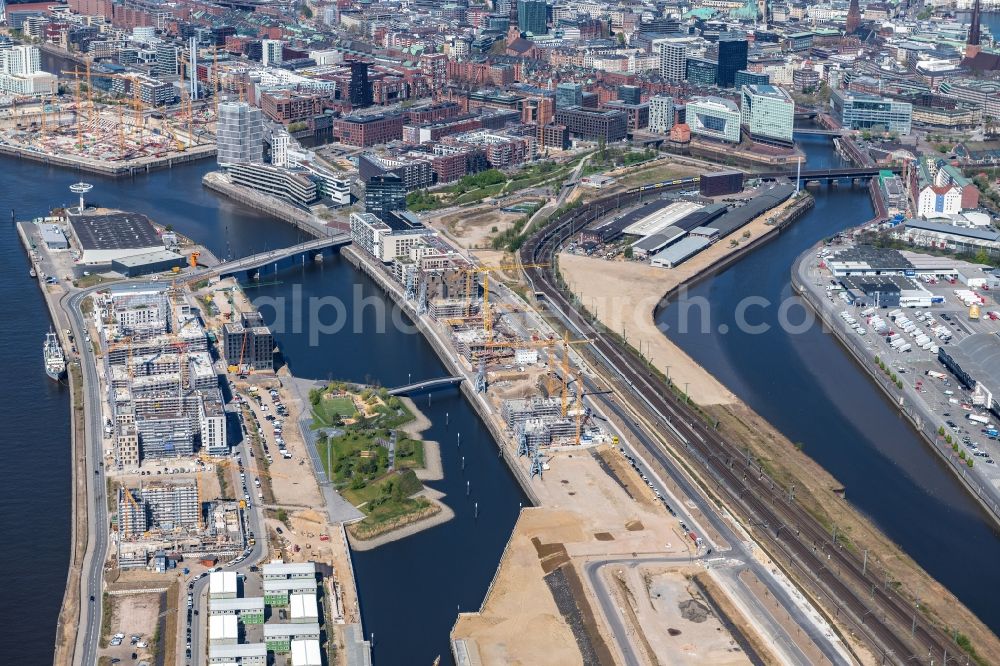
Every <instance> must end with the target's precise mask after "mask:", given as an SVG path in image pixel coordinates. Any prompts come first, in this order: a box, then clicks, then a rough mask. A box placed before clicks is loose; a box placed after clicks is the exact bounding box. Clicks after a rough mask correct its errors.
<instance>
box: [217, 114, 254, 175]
mask: <svg viewBox="0 0 1000 666" xmlns="http://www.w3.org/2000/svg"><path fill="white" fill-rule="evenodd" d="M216 148H217V154H216V161H217V162H218V163H219V164H249V163H251V162H263V161H264V123H263V119H262V116H261V111H260V109H258V108H257V107H254V106H250V105H249V104H247V103H246V102H222V103H220V104H219V122H218V128H217V131H216Z"/></svg>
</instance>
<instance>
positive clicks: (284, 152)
mask: <svg viewBox="0 0 1000 666" xmlns="http://www.w3.org/2000/svg"><path fill="white" fill-rule="evenodd" d="M291 139H292V137H290V136H289V135H288V132H286V131H285V130H278V131H276V132H275V133H274V134H272V135H271V164H273V165H274V166H279V167H283V166H288V144H289V143H291Z"/></svg>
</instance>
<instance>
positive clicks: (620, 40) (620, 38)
mask: <svg viewBox="0 0 1000 666" xmlns="http://www.w3.org/2000/svg"><path fill="white" fill-rule="evenodd" d="M618 46H625V33H624V32H619V33H618Z"/></svg>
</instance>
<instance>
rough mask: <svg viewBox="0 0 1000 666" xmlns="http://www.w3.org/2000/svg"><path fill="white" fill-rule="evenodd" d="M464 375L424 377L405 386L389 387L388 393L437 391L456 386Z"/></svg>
mask: <svg viewBox="0 0 1000 666" xmlns="http://www.w3.org/2000/svg"><path fill="white" fill-rule="evenodd" d="M464 379H465V377H458V376H455V377H438V378H437V379H425V380H424V381H422V382H414V383H413V384H406V385H405V386H397V387H396V388H394V389H389V395H409V394H411V393H424V392H428V391H438V390H441V389H446V388H451V387H452V386H458V385H459V384H461V383H462V381H463V380H464Z"/></svg>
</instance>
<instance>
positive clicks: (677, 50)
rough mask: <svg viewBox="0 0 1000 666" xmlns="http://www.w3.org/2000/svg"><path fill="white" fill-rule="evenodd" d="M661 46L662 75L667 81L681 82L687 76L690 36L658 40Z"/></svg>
mask: <svg viewBox="0 0 1000 666" xmlns="http://www.w3.org/2000/svg"><path fill="white" fill-rule="evenodd" d="M656 43H657V44H658V45H659V48H660V76H661V77H662V78H663V79H664V80H665V81H673V82H675V83H679V82H681V81H683V80H684V79H685V78H686V77H687V60H688V49H690V48H691V43H692V40H691V39H690V38H688V37H681V38H671V39H663V40H657V42H656Z"/></svg>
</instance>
